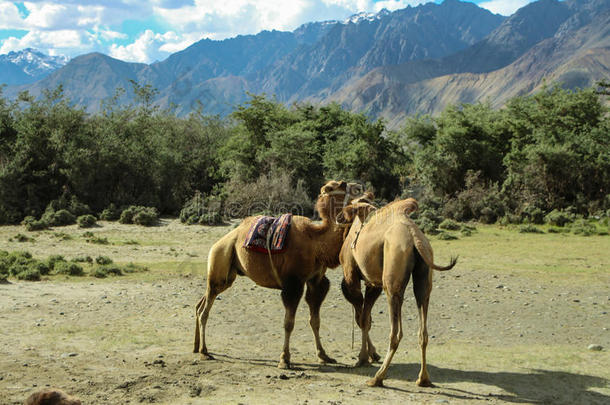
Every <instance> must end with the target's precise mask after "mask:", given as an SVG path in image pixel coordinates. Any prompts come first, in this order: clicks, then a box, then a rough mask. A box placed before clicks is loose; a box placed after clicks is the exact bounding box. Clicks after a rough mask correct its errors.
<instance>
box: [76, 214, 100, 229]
mask: <svg viewBox="0 0 610 405" xmlns="http://www.w3.org/2000/svg"><path fill="white" fill-rule="evenodd" d="M96 221H97V219H95V217H94V216H93V215H91V214H87V215H81V216H80V217H78V218H76V223H77V224H78V227H79V228H91V227H92V226H94V225H95V223H96Z"/></svg>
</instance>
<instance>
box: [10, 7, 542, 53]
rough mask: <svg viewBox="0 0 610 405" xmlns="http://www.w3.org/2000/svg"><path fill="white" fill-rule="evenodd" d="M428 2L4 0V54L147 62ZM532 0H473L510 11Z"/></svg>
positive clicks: (495, 8)
mask: <svg viewBox="0 0 610 405" xmlns="http://www.w3.org/2000/svg"><path fill="white" fill-rule="evenodd" d="M429 1H431V0H31V1H23V2H15V1H8V0H0V54H5V53H8V52H10V51H17V50H20V49H24V48H35V49H39V50H41V51H43V52H45V53H47V54H51V55H66V56H69V57H74V56H77V55H80V54H84V53H88V52H93V51H98V52H103V53H105V54H108V55H111V56H113V57H116V58H119V59H122V60H126V61H132V62H144V63H150V62H153V61H155V60H163V59H165V58H166V57H167V56H169V55H170V54H172V53H174V52H176V51H179V50H181V49H184V48H186V47H187V46H189V45H191V44H192V43H193V42H196V41H198V40H200V39H202V38H210V39H224V38H230V37H233V36H236V35H239V34H255V33H257V32H259V31H261V30H264V29H267V30H271V29H277V30H293V29H295V28H296V27H298V26H299V25H301V24H303V23H305V22H309V21H323V20H333V19H339V20H341V19H344V18H347V17H349V16H350V15H352V14H355V13H359V12H363V11H366V12H377V11H379V10H381V9H382V8H387V9H388V10H396V9H399V8H404V7H406V6H408V5H410V6H416V5H418V4H422V3H427V2H429ZM531 1H533V0H472V2H473V3H477V4H478V5H479V6H480V7H484V8H487V9H489V10H490V11H492V12H494V13H498V14H502V15H510V14H512V13H513V12H515V11H516V10H517V9H519V8H520V7H522V6H524V5H526V4H528V3H530V2H531ZM435 2H436V3H440V2H441V0H436V1H435Z"/></svg>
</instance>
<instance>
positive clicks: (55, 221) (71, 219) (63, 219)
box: [40, 209, 76, 226]
mask: <svg viewBox="0 0 610 405" xmlns="http://www.w3.org/2000/svg"><path fill="white" fill-rule="evenodd" d="M40 220H41V221H43V222H45V223H47V224H48V225H49V226H64V225H72V224H74V223H76V216H75V215H74V214H72V213H71V212H70V211H68V210H65V209H64V210H59V211H51V210H49V209H47V211H45V213H44V214H43V215H42V218H41V219H40Z"/></svg>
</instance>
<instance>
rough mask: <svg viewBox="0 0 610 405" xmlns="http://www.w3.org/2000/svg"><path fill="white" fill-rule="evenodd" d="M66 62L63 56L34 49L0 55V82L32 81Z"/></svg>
mask: <svg viewBox="0 0 610 405" xmlns="http://www.w3.org/2000/svg"><path fill="white" fill-rule="evenodd" d="M66 63H68V58H66V57H64V56H48V55H45V54H43V53H42V52H39V51H37V50H35V49H31V48H27V49H23V50H21V51H18V52H9V53H8V54H6V55H0V83H6V84H9V85H11V84H12V85H18V84H26V83H33V82H35V81H37V80H40V79H42V78H43V77H45V76H47V75H48V74H50V73H52V72H54V71H56V70H57V69H59V68H61V67H62V66H64V65H65V64H66Z"/></svg>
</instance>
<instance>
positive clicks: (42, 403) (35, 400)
mask: <svg viewBox="0 0 610 405" xmlns="http://www.w3.org/2000/svg"><path fill="white" fill-rule="evenodd" d="M25 405H81V401H80V400H79V399H78V398H75V397H73V396H70V395H68V394H66V393H65V392H63V391H62V390H58V389H55V388H45V389H43V390H40V391H37V392H35V393H33V394H32V395H30V396H29V397H28V398H27V399H26V400H25Z"/></svg>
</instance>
